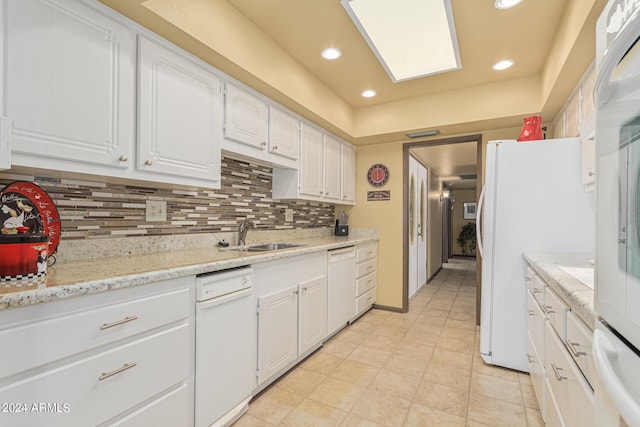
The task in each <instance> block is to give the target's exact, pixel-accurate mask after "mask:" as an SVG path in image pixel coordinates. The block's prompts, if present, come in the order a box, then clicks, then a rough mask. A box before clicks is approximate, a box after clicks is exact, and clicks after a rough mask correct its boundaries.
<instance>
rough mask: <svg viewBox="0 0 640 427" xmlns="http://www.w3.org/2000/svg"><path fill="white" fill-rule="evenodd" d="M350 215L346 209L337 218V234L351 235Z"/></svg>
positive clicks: (335, 231) (335, 232)
mask: <svg viewBox="0 0 640 427" xmlns="http://www.w3.org/2000/svg"><path fill="white" fill-rule="evenodd" d="M348 220H349V217H348V216H347V214H346V213H345V212H344V211H340V215H339V216H338V219H336V227H335V230H334V233H333V234H335V235H336V236H348V235H349V225H348V224H347V221H348Z"/></svg>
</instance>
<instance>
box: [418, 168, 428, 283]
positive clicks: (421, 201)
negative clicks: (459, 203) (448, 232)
mask: <svg viewBox="0 0 640 427" xmlns="http://www.w3.org/2000/svg"><path fill="white" fill-rule="evenodd" d="M417 176H418V183H417V188H416V190H417V191H418V206H417V212H418V238H417V241H416V244H417V246H418V248H417V252H418V253H417V257H418V259H417V263H416V264H417V268H418V272H417V276H418V277H417V285H418V289H420V288H422V287H423V286H424V285H425V284H426V283H427V242H428V240H427V229H428V227H427V224H428V218H429V217H428V210H427V209H428V201H429V200H428V197H427V195H428V194H429V190H428V189H429V187H428V186H427V179H428V178H427V177H428V170H427V168H426V167H424V166H423V165H421V164H420V163H418V174H417Z"/></svg>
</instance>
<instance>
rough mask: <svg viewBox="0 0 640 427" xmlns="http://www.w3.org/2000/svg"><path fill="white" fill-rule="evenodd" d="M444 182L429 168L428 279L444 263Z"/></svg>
mask: <svg viewBox="0 0 640 427" xmlns="http://www.w3.org/2000/svg"><path fill="white" fill-rule="evenodd" d="M441 188H442V182H441V180H440V178H439V177H438V176H436V175H435V174H434V173H433V172H432V171H431V169H429V197H428V199H429V204H428V206H429V211H428V217H427V218H428V224H427V238H428V240H429V241H428V246H427V279H430V278H431V277H432V276H433V275H434V274H435V273H436V272H437V271H438V270H439V269H440V266H441V265H442V232H443V230H442V202H441V201H440V190H441Z"/></svg>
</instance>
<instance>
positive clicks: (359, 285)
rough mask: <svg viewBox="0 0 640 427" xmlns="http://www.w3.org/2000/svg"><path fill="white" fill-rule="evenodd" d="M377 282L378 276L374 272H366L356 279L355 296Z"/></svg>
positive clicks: (373, 286)
mask: <svg viewBox="0 0 640 427" xmlns="http://www.w3.org/2000/svg"><path fill="white" fill-rule="evenodd" d="M377 284H378V278H377V275H376V274H375V273H371V274H368V275H366V276H364V277H361V278H359V279H358V280H356V296H360V295H362V294H364V293H365V292H367V291H368V290H370V289H373V288H375V287H376V286H377Z"/></svg>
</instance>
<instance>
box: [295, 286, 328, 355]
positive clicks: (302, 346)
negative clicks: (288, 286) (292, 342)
mask: <svg viewBox="0 0 640 427" xmlns="http://www.w3.org/2000/svg"><path fill="white" fill-rule="evenodd" d="M298 307H299V310H298V312H299V319H298V354H304V353H306V352H307V351H309V350H311V349H312V348H313V347H314V346H315V345H317V344H320V343H321V342H322V340H324V338H325V336H326V334H327V278H326V276H318V277H315V278H313V279H311V280H307V281H306V282H303V283H300V284H299V285H298Z"/></svg>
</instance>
